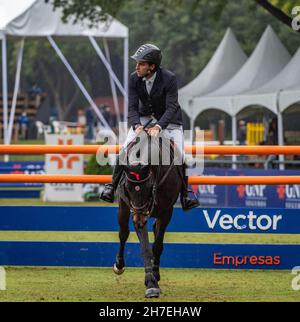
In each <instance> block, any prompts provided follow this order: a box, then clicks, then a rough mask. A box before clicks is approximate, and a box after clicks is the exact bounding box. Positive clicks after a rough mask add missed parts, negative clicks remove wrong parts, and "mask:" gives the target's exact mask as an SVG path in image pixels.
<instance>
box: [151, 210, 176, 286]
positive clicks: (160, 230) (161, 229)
mask: <svg viewBox="0 0 300 322" xmlns="http://www.w3.org/2000/svg"><path fill="white" fill-rule="evenodd" d="M172 213H173V209H170V210H168V211H165V212H164V213H162V214H161V215H160V216H159V218H157V219H156V220H155V223H154V225H153V232H154V243H153V246H152V252H153V266H152V268H153V274H154V276H155V278H156V280H157V281H158V282H159V281H160V273H159V266H160V257H161V254H162V252H163V250H164V245H163V242H164V236H165V232H166V229H167V226H168V224H169V222H170V220H171V217H172Z"/></svg>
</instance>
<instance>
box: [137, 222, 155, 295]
mask: <svg viewBox="0 0 300 322" xmlns="http://www.w3.org/2000/svg"><path fill="white" fill-rule="evenodd" d="M135 231H136V233H137V235H138V238H139V241H140V244H141V254H142V257H143V259H144V266H145V286H146V292H145V297H147V298H151V297H159V294H160V289H159V286H158V282H157V280H156V278H155V276H154V275H153V270H152V259H153V255H152V249H151V246H150V243H149V238H148V229H147V225H145V226H144V227H143V228H137V227H136V228H135Z"/></svg>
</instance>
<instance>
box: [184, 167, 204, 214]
mask: <svg viewBox="0 0 300 322" xmlns="http://www.w3.org/2000/svg"><path fill="white" fill-rule="evenodd" d="M186 168H187V166H186V164H185V163H183V164H182V166H181V178H182V190H181V196H180V201H181V206H182V209H183V210H184V211H188V210H191V209H193V208H196V207H199V206H200V203H199V201H198V200H197V198H196V196H195V195H194V193H193V191H191V190H188V187H189V185H188V179H189V177H188V176H187V175H186ZM189 193H190V194H192V195H193V198H190V196H189Z"/></svg>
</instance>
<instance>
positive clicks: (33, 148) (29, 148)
mask: <svg viewBox="0 0 300 322" xmlns="http://www.w3.org/2000/svg"><path fill="white" fill-rule="evenodd" d="M119 150H120V146H119V145H0V154H96V153H97V152H98V153H109V154H118V153H119ZM185 152H186V153H187V154H194V155H195V154H203V153H204V154H223V155H225V154H226V155H231V154H237V155H242V154H244V155H269V154H275V155H279V154H281V155H297V154H300V146H299V145H294V146H277V145H276V146H274V145H259V146H256V145H255V146H223V145H221V146H196V145H186V146H185Z"/></svg>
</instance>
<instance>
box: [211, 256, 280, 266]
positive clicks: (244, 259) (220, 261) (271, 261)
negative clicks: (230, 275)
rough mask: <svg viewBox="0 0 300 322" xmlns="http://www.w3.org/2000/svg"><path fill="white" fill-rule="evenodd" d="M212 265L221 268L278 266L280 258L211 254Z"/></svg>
mask: <svg viewBox="0 0 300 322" xmlns="http://www.w3.org/2000/svg"><path fill="white" fill-rule="evenodd" d="M213 263H214V265H223V266H225V265H226V266H229V265H230V266H235V267H239V266H243V265H253V266H261V265H269V266H272V265H275V266H277V265H279V264H280V256H268V255H266V256H256V255H246V256H230V255H222V253H213Z"/></svg>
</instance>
